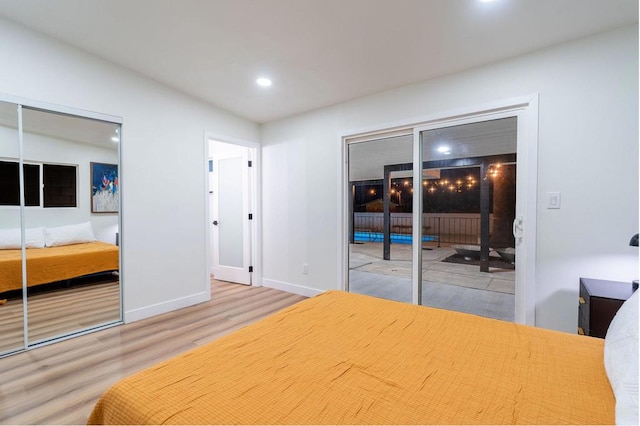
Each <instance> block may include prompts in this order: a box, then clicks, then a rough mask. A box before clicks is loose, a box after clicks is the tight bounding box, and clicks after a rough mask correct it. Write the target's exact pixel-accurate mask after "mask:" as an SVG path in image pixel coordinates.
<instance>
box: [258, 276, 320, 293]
mask: <svg viewBox="0 0 640 426" xmlns="http://www.w3.org/2000/svg"><path fill="white" fill-rule="evenodd" d="M262 286H263V287H269V288H273V289H276V290H281V291H286V292H287V293H293V294H298V295H300V296H306V297H312V296H317V295H318V294H320V293H322V290H318V289H315V288H311V287H305V286H302V285H298V284H290V283H285V282H282V281H276V280H269V279H267V278H262Z"/></svg>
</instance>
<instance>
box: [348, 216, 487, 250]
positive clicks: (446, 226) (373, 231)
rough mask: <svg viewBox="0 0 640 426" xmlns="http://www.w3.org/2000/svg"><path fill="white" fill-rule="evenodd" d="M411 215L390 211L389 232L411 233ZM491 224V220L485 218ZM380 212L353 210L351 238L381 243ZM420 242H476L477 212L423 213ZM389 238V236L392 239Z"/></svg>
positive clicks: (397, 234) (382, 218) (382, 220)
mask: <svg viewBox="0 0 640 426" xmlns="http://www.w3.org/2000/svg"><path fill="white" fill-rule="evenodd" d="M412 222H413V217H412V215H411V214H410V213H391V234H392V236H393V235H395V236H396V237H395V238H396V239H402V238H403V236H407V238H408V236H409V235H411V234H412V232H413V223H412ZM489 223H491V221H489ZM383 225H384V217H383V214H382V213H354V215H353V230H354V240H355V241H360V242H367V241H369V242H381V241H382V233H383V232H384V227H383ZM422 235H423V241H424V242H433V243H434V244H437V246H438V247H440V245H441V244H442V243H445V244H480V215H479V214H452V213H451V214H441V215H434V214H428V213H425V214H423V216H422ZM392 241H393V238H392Z"/></svg>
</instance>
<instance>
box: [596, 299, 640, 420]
mask: <svg viewBox="0 0 640 426" xmlns="http://www.w3.org/2000/svg"><path fill="white" fill-rule="evenodd" d="M638 293H640V291H636V292H635V293H633V295H632V296H631V297H630V298H629V299H628V300H627V301H626V302H624V303H623V304H622V306H621V307H620V309H619V310H618V313H617V314H616V316H615V317H614V318H613V321H611V324H610V325H609V329H608V330H607V335H606V337H605V340H604V367H605V369H606V370H607V376H608V377H609V382H610V383H611V388H612V389H613V393H614V395H615V397H616V424H619V425H630V424H635V425H637V424H638V297H639V296H638Z"/></svg>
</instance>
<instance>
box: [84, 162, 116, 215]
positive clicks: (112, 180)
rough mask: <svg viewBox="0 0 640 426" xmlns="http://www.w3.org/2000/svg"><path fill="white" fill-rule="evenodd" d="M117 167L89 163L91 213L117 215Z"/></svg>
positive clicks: (114, 165)
mask: <svg viewBox="0 0 640 426" xmlns="http://www.w3.org/2000/svg"><path fill="white" fill-rule="evenodd" d="M119 198H120V193H119V191H118V165H117V164H104V163H91V213H117V212H118V204H119Z"/></svg>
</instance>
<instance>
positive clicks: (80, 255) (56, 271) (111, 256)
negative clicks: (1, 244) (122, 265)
mask: <svg viewBox="0 0 640 426" xmlns="http://www.w3.org/2000/svg"><path fill="white" fill-rule="evenodd" d="M26 257H27V287H33V286H36V285H40V284H47V283H52V282H56V281H62V280H67V279H71V278H76V277H80V276H84V275H89V274H95V273H98V272H107V271H117V270H118V269H119V266H118V265H119V261H118V247H117V246H115V245H113V244H108V243H104V242H100V241H93V242H88V243H81V244H71V245H63V246H55V247H45V248H29V249H27V250H26ZM21 288H22V251H21V250H0V293H4V292H6V291H11V290H19V289H21Z"/></svg>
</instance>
